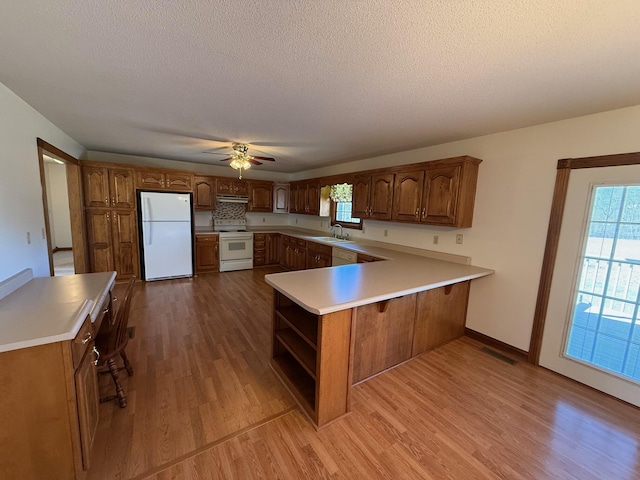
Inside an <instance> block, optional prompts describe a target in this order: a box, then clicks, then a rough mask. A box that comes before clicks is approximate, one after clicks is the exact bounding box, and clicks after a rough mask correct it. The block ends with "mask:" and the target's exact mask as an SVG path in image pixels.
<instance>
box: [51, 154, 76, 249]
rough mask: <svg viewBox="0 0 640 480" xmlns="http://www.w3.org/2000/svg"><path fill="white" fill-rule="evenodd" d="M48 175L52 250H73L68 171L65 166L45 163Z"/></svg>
mask: <svg viewBox="0 0 640 480" xmlns="http://www.w3.org/2000/svg"><path fill="white" fill-rule="evenodd" d="M45 172H46V175H47V177H48V178H47V204H48V207H49V213H50V215H49V218H50V228H51V247H52V248H56V247H57V248H71V247H72V246H73V243H72V241H71V217H70V215H69V191H68V187H67V171H66V167H65V166H64V165H60V164H57V163H50V162H46V163H45Z"/></svg>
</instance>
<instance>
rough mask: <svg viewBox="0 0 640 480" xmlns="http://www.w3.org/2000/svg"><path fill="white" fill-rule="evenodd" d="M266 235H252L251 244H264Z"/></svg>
mask: <svg viewBox="0 0 640 480" xmlns="http://www.w3.org/2000/svg"><path fill="white" fill-rule="evenodd" d="M266 236H267V235H266V234H265V233H254V234H253V243H256V242H264V241H265V238H266Z"/></svg>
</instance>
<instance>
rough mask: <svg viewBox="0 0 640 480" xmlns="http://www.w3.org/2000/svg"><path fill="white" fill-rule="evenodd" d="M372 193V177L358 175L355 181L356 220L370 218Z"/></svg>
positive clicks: (353, 213)
mask: <svg viewBox="0 0 640 480" xmlns="http://www.w3.org/2000/svg"><path fill="white" fill-rule="evenodd" d="M370 192H371V176H370V175H356V176H355V178H354V180H353V203H352V204H351V205H352V206H351V210H352V215H353V216H354V217H355V218H368V217H369V196H370Z"/></svg>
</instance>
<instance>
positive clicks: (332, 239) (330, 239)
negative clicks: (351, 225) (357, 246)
mask: <svg viewBox="0 0 640 480" xmlns="http://www.w3.org/2000/svg"><path fill="white" fill-rule="evenodd" d="M313 238H314V239H315V240H319V241H321V242H329V243H353V240H343V239H342V238H335V237H313Z"/></svg>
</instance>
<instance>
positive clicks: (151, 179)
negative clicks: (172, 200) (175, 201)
mask: <svg viewBox="0 0 640 480" xmlns="http://www.w3.org/2000/svg"><path fill="white" fill-rule="evenodd" d="M164 182H165V174H164V173H162V172H152V171H146V170H138V172H137V175H136V186H137V187H138V188H155V189H163V188H164Z"/></svg>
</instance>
